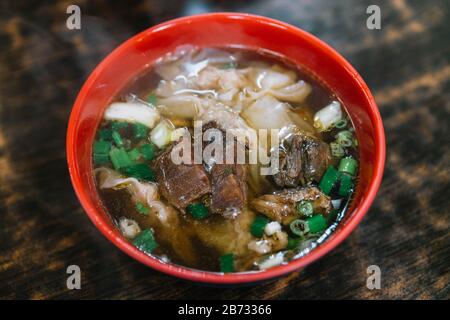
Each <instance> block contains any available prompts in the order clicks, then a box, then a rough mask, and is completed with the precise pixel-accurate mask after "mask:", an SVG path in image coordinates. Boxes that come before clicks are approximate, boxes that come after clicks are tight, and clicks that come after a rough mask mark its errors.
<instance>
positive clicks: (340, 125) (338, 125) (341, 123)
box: [334, 118, 347, 129]
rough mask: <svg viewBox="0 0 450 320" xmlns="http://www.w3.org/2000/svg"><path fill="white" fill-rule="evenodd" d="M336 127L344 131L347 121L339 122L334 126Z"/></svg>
mask: <svg viewBox="0 0 450 320" xmlns="http://www.w3.org/2000/svg"><path fill="white" fill-rule="evenodd" d="M334 126H335V127H336V128H338V129H344V128H345V127H346V126H347V120H346V119H344V118H342V119H341V120H339V121H338V122H336V123H335V124H334Z"/></svg>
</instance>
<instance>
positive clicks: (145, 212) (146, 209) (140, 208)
mask: <svg viewBox="0 0 450 320" xmlns="http://www.w3.org/2000/svg"><path fill="white" fill-rule="evenodd" d="M136 210H137V212H139V213H140V214H143V215H144V216H147V215H148V213H149V212H150V208H149V207H146V206H145V205H143V204H142V203H140V202H138V203H136Z"/></svg>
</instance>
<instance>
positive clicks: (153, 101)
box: [147, 94, 158, 107]
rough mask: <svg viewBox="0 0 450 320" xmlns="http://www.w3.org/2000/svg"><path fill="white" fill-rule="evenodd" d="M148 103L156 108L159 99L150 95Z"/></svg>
mask: <svg viewBox="0 0 450 320" xmlns="http://www.w3.org/2000/svg"><path fill="white" fill-rule="evenodd" d="M147 102H148V103H150V104H151V105H152V106H155V107H156V104H157V103H158V98H157V97H156V96H155V95H154V94H150V95H149V96H148V97H147Z"/></svg>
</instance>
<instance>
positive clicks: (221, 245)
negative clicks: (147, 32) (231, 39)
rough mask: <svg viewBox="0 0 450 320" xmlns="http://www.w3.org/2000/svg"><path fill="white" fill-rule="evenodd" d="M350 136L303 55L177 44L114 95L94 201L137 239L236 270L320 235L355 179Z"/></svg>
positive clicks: (155, 252)
mask: <svg viewBox="0 0 450 320" xmlns="http://www.w3.org/2000/svg"><path fill="white" fill-rule="evenodd" d="M357 148H358V141H357V140H356V136H355V134H354V129H353V127H352V124H351V122H350V119H349V118H348V116H347V114H346V112H345V109H344V106H343V105H342V104H341V102H340V101H339V100H338V99H337V98H336V97H335V96H334V95H333V93H332V92H330V91H329V90H328V89H327V88H326V87H325V86H323V85H322V84H321V83H320V80H319V79H315V78H314V77H313V76H312V75H310V74H308V73H306V72H305V71H304V70H301V69H300V68H299V67H297V66H295V65H293V64H291V63H289V62H288V61H285V60H284V59H282V58H280V57H277V56H275V55H272V54H269V53H267V52H251V51H245V50H241V49H214V48H206V49H198V48H192V47H182V48H179V49H178V50H176V51H175V52H173V53H171V54H169V55H167V56H164V57H162V58H161V59H160V60H158V61H157V62H156V63H155V64H153V65H151V66H149V68H148V70H146V71H145V72H143V74H141V75H139V76H138V77H136V78H134V79H133V80H132V81H130V83H129V84H128V85H127V86H126V87H125V88H123V90H122V91H121V92H120V94H118V95H117V97H115V98H114V99H113V100H112V102H111V104H110V105H109V106H108V107H107V108H106V111H105V113H104V116H103V119H102V122H101V123H100V125H99V127H98V130H97V133H96V138H95V142H94V144H93V151H92V152H93V153H92V155H93V163H94V168H95V169H94V176H95V179H96V183H97V188H98V192H99V195H100V198H101V201H102V204H103V206H104V207H105V209H106V211H107V212H108V213H109V215H110V216H111V219H112V220H113V221H114V222H115V224H116V225H117V228H118V229H119V230H120V231H121V233H122V234H123V236H124V237H125V238H126V239H128V240H129V241H130V242H131V243H132V244H133V245H135V246H136V247H137V248H138V249H139V250H141V251H143V252H145V253H146V254H149V255H151V256H153V257H155V258H157V259H160V260H162V261H164V262H167V263H174V264H179V265H182V266H185V267H189V268H195V269H199V270H207V271H216V272H242V271H251V270H255V271H256V270H264V269H267V268H271V267H274V266H277V265H280V264H283V263H287V262H289V261H290V260H292V259H295V258H298V257H301V256H303V255H305V254H308V252H310V251H311V250H313V249H314V247H316V246H318V245H320V244H321V243H322V242H323V241H325V240H326V238H327V237H328V236H329V235H330V233H332V232H333V231H334V229H335V228H336V226H337V225H338V223H339V221H340V220H341V219H342V217H343V216H344V215H345V210H346V208H347V206H348V203H349V201H350V200H351V197H352V193H353V190H354V189H355V185H356V179H357V167H358V158H357V154H358V152H357Z"/></svg>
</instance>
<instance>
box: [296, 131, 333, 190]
mask: <svg viewBox="0 0 450 320" xmlns="http://www.w3.org/2000/svg"><path fill="white" fill-rule="evenodd" d="M302 152H303V165H302V169H303V177H304V179H305V181H306V182H309V181H316V182H319V181H320V179H321V178H322V175H323V174H324V173H325V170H326V169H327V167H328V165H329V164H330V162H331V151H330V147H329V145H328V144H327V143H325V142H323V141H321V140H318V139H316V138H311V137H307V138H306V139H305V140H304V142H303V147H302Z"/></svg>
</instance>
